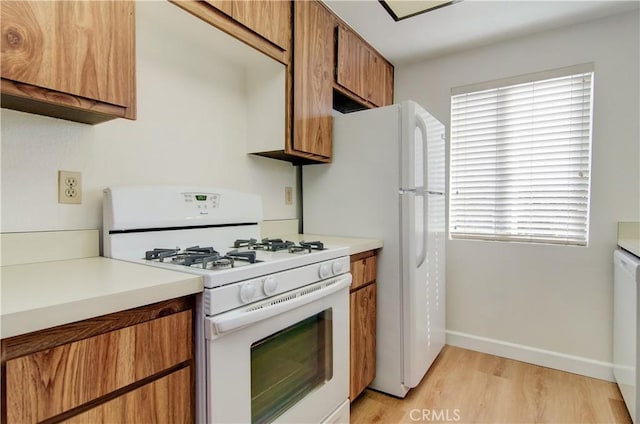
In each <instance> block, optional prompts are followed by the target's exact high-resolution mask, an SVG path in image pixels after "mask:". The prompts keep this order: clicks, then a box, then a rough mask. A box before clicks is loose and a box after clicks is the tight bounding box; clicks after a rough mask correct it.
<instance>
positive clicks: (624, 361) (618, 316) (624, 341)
mask: <svg viewBox="0 0 640 424" xmlns="http://www.w3.org/2000/svg"><path fill="white" fill-rule="evenodd" d="M613 268H614V290H613V293H614V294H613V374H614V376H615V379H616V382H617V383H618V387H620V392H621V393H622V397H623V398H624V401H625V403H626V404H627V409H628V410H629V414H630V415H631V419H632V420H633V422H634V423H635V424H640V421H639V419H638V418H639V414H640V410H639V409H640V391H639V390H638V384H639V383H640V368H639V367H638V353H639V352H640V348H639V346H638V345H639V340H640V338H639V337H638V332H639V330H640V325H639V324H638V294H639V292H640V291H639V290H638V283H639V282H640V258H638V257H636V256H634V255H632V254H630V253H628V252H626V251H624V250H622V249H617V250H615V251H614V252H613Z"/></svg>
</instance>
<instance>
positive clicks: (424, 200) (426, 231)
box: [416, 193, 429, 268]
mask: <svg viewBox="0 0 640 424" xmlns="http://www.w3.org/2000/svg"><path fill="white" fill-rule="evenodd" d="M417 196H420V197H422V216H421V217H420V219H421V220H422V223H423V226H422V243H421V248H420V253H419V254H418V256H417V257H416V268H420V267H421V266H422V264H424V261H425V260H426V259H427V236H428V234H429V220H428V219H426V218H427V215H428V214H427V205H428V203H427V194H426V193H416V197H417ZM416 219H417V217H416Z"/></svg>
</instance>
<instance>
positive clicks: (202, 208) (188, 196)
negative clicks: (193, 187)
mask: <svg viewBox="0 0 640 424" xmlns="http://www.w3.org/2000/svg"><path fill="white" fill-rule="evenodd" d="M182 195H183V196H184V202H185V204H186V206H187V207H188V208H190V209H195V210H198V211H199V212H200V213H206V212H207V211H208V210H210V209H216V208H217V207H218V206H219V205H220V195H219V194H216V193H182Z"/></svg>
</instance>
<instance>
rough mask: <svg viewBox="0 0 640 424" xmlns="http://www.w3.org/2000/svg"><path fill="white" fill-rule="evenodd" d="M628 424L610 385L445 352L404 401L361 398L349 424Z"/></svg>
mask: <svg viewBox="0 0 640 424" xmlns="http://www.w3.org/2000/svg"><path fill="white" fill-rule="evenodd" d="M432 422H460V423H580V424H583V423H631V418H630V416H629V413H628V412H627V410H626V408H625V405H624V402H623V400H622V396H621V395H620V391H619V390H618V387H617V386H616V385H615V384H614V383H609V382H606V381H602V380H596V379H593V378H589V377H583V376H580V375H576V374H570V373H566V372H562V371H557V370H553V369H550V368H544V367H539V366H536V365H531V364H527V363H524V362H518V361H513V360H510V359H504V358H499V357H497V356H493V355H487V354H484V353H479V352H473V351H470V350H466V349H461V348H456V347H452V346H445V348H444V350H443V351H442V352H441V353H440V356H439V357H438V359H436V361H435V362H434V364H433V365H432V367H431V369H430V370H429V372H428V373H427V375H426V376H425V378H424V379H423V380H422V382H421V383H420V385H418V387H416V388H415V389H413V390H411V391H410V392H409V394H408V395H407V397H406V398H405V399H398V398H395V397H392V396H388V395H384V394H382V393H379V392H376V391H373V390H369V389H367V390H365V392H364V393H363V394H362V395H360V397H359V398H358V399H356V400H355V401H354V402H353V403H352V404H351V424H373V423H381V424H395V423H432Z"/></svg>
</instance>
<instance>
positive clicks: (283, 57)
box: [169, 0, 292, 64]
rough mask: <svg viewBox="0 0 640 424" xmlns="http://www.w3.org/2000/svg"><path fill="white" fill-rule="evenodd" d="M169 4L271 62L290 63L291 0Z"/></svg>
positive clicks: (211, 0) (207, 0) (212, 0)
mask: <svg viewBox="0 0 640 424" xmlns="http://www.w3.org/2000/svg"><path fill="white" fill-rule="evenodd" d="M169 1H171V2H172V3H174V4H175V5H176V6H179V7H181V8H182V9H184V10H186V11H187V12H189V13H191V14H192V15H194V16H197V17H198V18H200V19H202V20H203V21H205V22H208V23H209V24H211V25H213V26H215V27H216V28H218V29H220V30H222V31H224V32H226V33H227V34H229V35H231V36H233V37H235V38H237V39H239V40H240V41H242V42H244V43H246V44H248V45H250V46H251V47H254V48H256V49H258V50H260V51H261V52H262V53H264V54H266V55H268V56H270V57H272V58H273V59H275V60H277V61H279V62H281V63H284V64H289V63H290V61H291V7H292V2H291V1H285V0H243V1H239V0H236V1H228V0H205V1H194V0H169Z"/></svg>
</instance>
